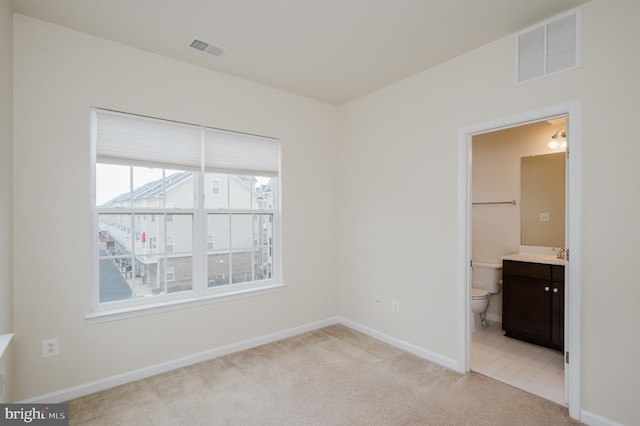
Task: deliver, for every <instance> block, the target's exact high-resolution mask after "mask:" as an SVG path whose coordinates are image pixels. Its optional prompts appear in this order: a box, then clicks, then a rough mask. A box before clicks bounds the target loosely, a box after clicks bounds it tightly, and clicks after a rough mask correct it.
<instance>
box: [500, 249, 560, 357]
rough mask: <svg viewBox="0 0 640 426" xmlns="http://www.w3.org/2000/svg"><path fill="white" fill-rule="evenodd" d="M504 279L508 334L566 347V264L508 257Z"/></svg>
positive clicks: (504, 319)
mask: <svg viewBox="0 0 640 426" xmlns="http://www.w3.org/2000/svg"><path fill="white" fill-rule="evenodd" d="M502 280H503V287H502V291H503V296H502V328H503V329H504V330H505V335H506V336H508V337H513V338H514V339H520V340H524V341H527V342H531V343H535V344H537V345H541V346H547V347H550V348H554V349H560V350H562V349H563V347H564V266H561V265H549V264H544V263H532V262H520V261H514V260H504V261H503V269H502Z"/></svg>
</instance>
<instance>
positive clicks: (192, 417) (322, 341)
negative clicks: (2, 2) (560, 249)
mask: <svg viewBox="0 0 640 426" xmlns="http://www.w3.org/2000/svg"><path fill="white" fill-rule="evenodd" d="M69 409H70V423H71V424H72V425H84V424H86V425H536V426H537V425H545V426H547V425H565V424H579V423H578V422H575V421H573V420H571V419H570V418H569V416H568V413H567V409H566V408H563V407H560V406H558V405H556V404H554V403H552V402H549V401H546V400H544V399H541V398H538V397H536V396H533V395H530V394H527V393H525V392H523V391H520V390H518V389H515V388H512V387H510V386H508V385H505V384H502V383H498V382H496V381H493V380H491V379H489V378H486V377H484V376H481V375H479V374H476V373H470V374H466V375H463V374H459V373H456V372H454V371H451V370H448V369H446V368H444V367H441V366H439V365H437V364H434V363H432V362H429V361H425V360H423V359H421V358H418V357H416V356H414V355H411V354H408V353H406V352H404V351H401V350H399V349H397V348H394V347H392V346H389V345H387V344H385V343H382V342H380V341H377V340H374V339H372V338H370V337H368V336H365V335H363V334H361V333H358V332H356V331H354V330H352V329H350V328H347V327H344V326H341V325H334V326H330V327H326V328H323V329H321V330H316V331H312V332H309V333H305V334H301V335H299V336H295V337H291V338H288V339H284V340H281V341H278V342H275V343H271V344H268V345H264V346H261V347H258V348H255V349H251V350H247V351H244V352H239V353H236V354H232V355H228V356H225V357H221V358H218V359H214V360H211V361H207V362H203V363H200V364H196V365H193V366H189V367H185V368H181V369H179V370H175V371H172V372H169V373H166V374H162V375H159V376H155V377H152V378H149V379H145V380H141V381H138V382H135V383H129V384H126V385H123V386H119V387H116V388H113V389H109V390H106V391H103V392H98V393H96V394H93V395H88V396H85V397H82V398H78V399H75V400H72V401H69Z"/></svg>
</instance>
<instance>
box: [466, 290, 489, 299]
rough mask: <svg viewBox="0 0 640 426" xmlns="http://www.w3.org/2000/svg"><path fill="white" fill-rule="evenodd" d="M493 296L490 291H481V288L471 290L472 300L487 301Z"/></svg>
mask: <svg viewBox="0 0 640 426" xmlns="http://www.w3.org/2000/svg"><path fill="white" fill-rule="evenodd" d="M489 296H491V294H489V292H488V291H485V290H480V289H479V288H471V300H482V299H487V298H488V297H489Z"/></svg>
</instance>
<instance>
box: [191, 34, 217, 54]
mask: <svg viewBox="0 0 640 426" xmlns="http://www.w3.org/2000/svg"><path fill="white" fill-rule="evenodd" d="M189 47H191V48H193V49H196V50H199V51H200V52H204V53H208V54H209V55H213V56H222V55H224V52H225V49H224V48H223V47H220V46H216V45H213V44H211V43H208V42H206V41H202V40H198V39H197V38H194V39H193V41H192V42H191V43H190V44H189Z"/></svg>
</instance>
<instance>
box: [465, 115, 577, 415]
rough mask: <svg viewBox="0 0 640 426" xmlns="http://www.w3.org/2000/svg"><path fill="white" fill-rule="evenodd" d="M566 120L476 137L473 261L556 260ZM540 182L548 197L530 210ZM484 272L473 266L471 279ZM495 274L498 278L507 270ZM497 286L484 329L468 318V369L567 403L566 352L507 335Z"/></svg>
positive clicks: (475, 316) (562, 211) (479, 321)
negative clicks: (523, 256)
mask: <svg viewBox="0 0 640 426" xmlns="http://www.w3.org/2000/svg"><path fill="white" fill-rule="evenodd" d="M566 124H567V123H566V118H557V119H553V120H549V121H541V122H537V123H532V124H527V125H523V126H519V127H513V128H509V129H504V130H500V131H495V132H491V133H484V134H480V135H476V136H474V137H473V139H472V167H471V170H472V176H471V179H472V185H471V186H472V203H473V204H472V223H471V225H472V226H471V227H472V230H471V238H472V258H473V264H474V265H482V266H496V267H499V266H501V265H502V262H503V257H505V256H508V255H512V254H514V253H521V252H523V251H525V252H526V251H529V252H532V253H535V254H541V255H546V256H548V257H555V256H556V255H557V253H558V252H559V250H558V249H562V248H564V247H565V243H564V238H565V231H564V228H565V178H564V176H565V169H564V167H565V161H564V156H565V153H564V152H565V150H566V147H565V146H564V145H563V142H564V141H565V140H566V139H565V137H566V134H565V129H566ZM552 142H555V143H552ZM548 154H555V155H548ZM540 161H544V162H547V163H548V162H552V163H555V164H556V171H550V170H548V169H544V170H540V168H539V167H540V166H536V165H534V163H537V162H540ZM523 165H524V169H523ZM558 167H560V169H558ZM523 170H524V171H525V172H524V173H523ZM530 173H533V177H532V178H531V177H528V176H530ZM523 174H524V179H523ZM529 181H531V182H533V183H534V185H532V184H530V183H529ZM536 186H542V188H543V192H544V196H542V197H538V198H539V199H538V200H536V201H537V202H541V204H540V207H534V208H533V209H532V210H529V209H528V208H526V207H528V206H531V205H532V201H531V195H532V193H536V192H537V189H536ZM524 198H527V199H526V200H524ZM540 198H541V199H540ZM523 201H524V203H523ZM523 206H525V208H524V210H523ZM542 206H544V207H542ZM560 253H561V256H562V255H563V254H564V253H563V252H560ZM479 270H481V269H480V268H477V267H474V272H473V274H474V276H475V275H477V274H478V272H477V271H479ZM482 272H485V271H482ZM494 272H497V274H496V275H497V277H498V278H497V279H499V280H501V279H502V271H501V270H498V271H494ZM472 286H473V284H472ZM474 287H475V286H474ZM494 288H495V289H496V290H492V291H490V293H492V294H491V295H490V297H489V298H488V302H489V304H488V308H487V310H486V314H485V315H483V316H484V317H485V318H486V320H487V321H486V323H485V324H484V327H483V323H482V319H483V318H480V315H479V314H477V313H475V314H472V315H471V317H472V322H473V323H472V324H471V329H472V330H473V331H474V332H473V334H472V345H471V369H472V370H473V371H476V372H479V373H481V374H484V375H487V376H489V377H492V378H494V379H496V380H500V381H503V382H506V383H509V384H511V385H513V386H515V387H518V388H521V389H523V390H525V391H528V392H530V393H534V394H537V395H539V396H541V397H543V398H546V399H549V400H552V401H554V402H556V403H558V404H562V405H564V403H565V389H564V371H563V369H564V363H563V354H562V351H561V350H557V348H556V349H555V350H554V349H549V348H546V347H543V346H538V345H533V344H532V343H528V342H523V341H520V340H515V339H511V338H508V337H504V332H503V331H502V307H503V298H502V296H503V291H502V284H499V285H498V286H494ZM472 303H474V302H472ZM487 325H488V326H487Z"/></svg>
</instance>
